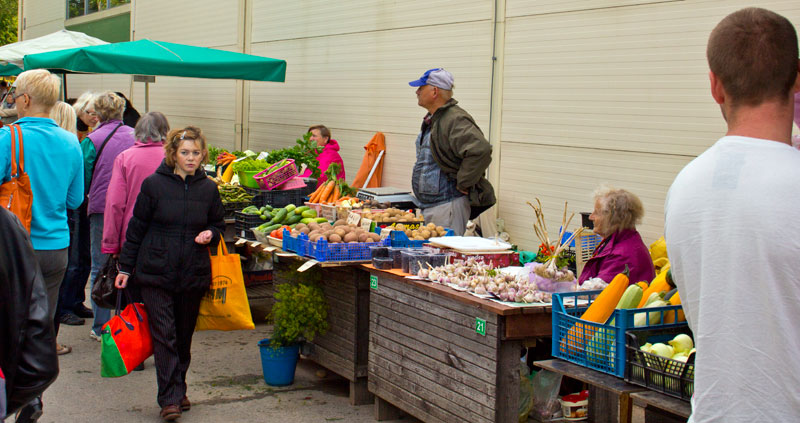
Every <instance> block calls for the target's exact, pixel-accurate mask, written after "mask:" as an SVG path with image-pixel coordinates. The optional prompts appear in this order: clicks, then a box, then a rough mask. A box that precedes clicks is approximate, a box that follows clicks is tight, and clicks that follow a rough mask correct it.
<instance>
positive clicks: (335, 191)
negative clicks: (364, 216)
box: [331, 184, 341, 203]
mask: <svg viewBox="0 0 800 423" xmlns="http://www.w3.org/2000/svg"><path fill="white" fill-rule="evenodd" d="M339 195H341V191H339V185H338V184H337V185H335V186H334V188H333V199H332V200H331V202H332V203H335V202H337V201H339Z"/></svg>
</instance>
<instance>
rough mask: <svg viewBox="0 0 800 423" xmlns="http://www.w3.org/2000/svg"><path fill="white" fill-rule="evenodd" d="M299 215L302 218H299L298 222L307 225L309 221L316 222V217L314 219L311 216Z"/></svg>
mask: <svg viewBox="0 0 800 423" xmlns="http://www.w3.org/2000/svg"><path fill="white" fill-rule="evenodd" d="M300 217H302V219H300V223H305V224H306V225H308V224H309V223H311V222H316V219H314V218H313V217H303V216H300Z"/></svg>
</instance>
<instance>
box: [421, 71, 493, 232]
mask: <svg viewBox="0 0 800 423" xmlns="http://www.w3.org/2000/svg"><path fill="white" fill-rule="evenodd" d="M453 82H454V81H453V75H452V74H451V73H450V72H448V71H446V70H444V69H443V68H435V69H429V70H428V71H426V72H425V73H424V74H423V75H422V77H420V78H419V79H417V80H414V81H411V82H409V83H408V85H410V86H412V87H418V88H417V103H418V104H419V106H420V107H422V108H424V109H426V110H427V111H428V114H426V115H425V117H424V118H423V122H422V128H421V130H420V133H419V135H418V136H417V141H416V143H415V145H416V153H417V161H416V163H415V164H414V169H413V171H412V175H411V186H412V189H413V191H414V195H415V196H416V197H417V200H419V202H420V203H421V207H422V214H423V215H424V216H425V222H426V223H431V222H433V223H434V224H436V225H439V226H444V227H445V228H450V229H452V230H453V231H454V232H455V234H456V235H463V234H464V231H465V230H466V226H467V221H468V220H470V219H474V218H476V217H478V215H480V213H482V212H483V211H484V210H486V209H488V208H489V207H491V206H493V205H494V203H495V202H496V199H495V195H494V189H493V188H492V185H491V184H490V183H489V181H488V180H487V179H486V178H485V177H484V173H485V172H486V168H488V167H489V163H491V161H492V146H491V145H490V144H489V143H488V142H487V141H486V138H484V136H483V133H482V132H481V130H480V128H478V125H477V124H476V123H475V120H474V119H473V118H472V116H470V115H469V113H467V112H466V111H465V110H464V109H462V108H461V107H459V106H457V104H458V101H456V100H455V99H454V98H453V86H454V84H453Z"/></svg>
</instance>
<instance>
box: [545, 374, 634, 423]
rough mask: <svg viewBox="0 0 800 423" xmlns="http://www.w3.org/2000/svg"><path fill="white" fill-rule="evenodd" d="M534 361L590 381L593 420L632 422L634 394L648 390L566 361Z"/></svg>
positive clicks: (581, 379) (590, 409)
mask: <svg viewBox="0 0 800 423" xmlns="http://www.w3.org/2000/svg"><path fill="white" fill-rule="evenodd" d="M533 364H534V365H536V366H539V367H541V368H543V369H546V370H550V371H551V372H556V373H560V374H562V375H564V376H568V377H570V378H573V379H577V380H579V381H581V382H584V383H586V384H588V385H589V420H590V421H592V422H594V423H612V422H613V423H631V412H632V404H631V395H632V394H634V393H636V392H642V391H645V390H646V389H645V388H642V387H640V386H635V385H631V384H629V383H627V382H625V380H623V379H620V378H618V377H615V376H611V375H609V374H606V373H601V372H598V371H595V370H592V369H588V368H586V367H583V366H579V365H577V364H573V363H570V362H567V361H564V360H559V359H553V360H543V361H536V362H534V363H533Z"/></svg>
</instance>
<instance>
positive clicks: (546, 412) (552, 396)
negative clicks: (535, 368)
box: [530, 370, 561, 422]
mask: <svg viewBox="0 0 800 423" xmlns="http://www.w3.org/2000/svg"><path fill="white" fill-rule="evenodd" d="M532 385H533V408H532V410H531V413H530V415H531V416H532V417H533V418H534V419H536V420H538V421H541V422H549V421H550V420H552V417H553V414H554V413H556V412H558V411H559V410H560V409H561V404H559V402H558V390H559V388H561V374H560V373H555V372H551V371H549V370H541V371H539V373H536V376H535V377H534V378H533V382H532Z"/></svg>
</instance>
